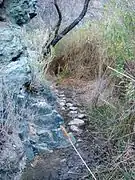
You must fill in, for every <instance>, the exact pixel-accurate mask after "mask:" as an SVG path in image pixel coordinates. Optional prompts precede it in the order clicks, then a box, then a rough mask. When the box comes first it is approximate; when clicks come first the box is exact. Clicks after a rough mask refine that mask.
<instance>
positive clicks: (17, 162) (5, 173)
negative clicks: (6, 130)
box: [0, 132, 26, 180]
mask: <svg viewBox="0 0 135 180" xmlns="http://www.w3.org/2000/svg"><path fill="white" fill-rule="evenodd" d="M0 138H1V137H0ZM0 142H1V139H0ZM3 146H4V147H1V148H0V179H1V180H11V179H14V180H19V179H20V178H21V173H22V170H23V169H24V167H25V164H26V157H25V155H24V151H23V146H22V142H21V140H20V138H19V137H18V134H17V133H14V132H13V134H11V135H10V136H9V137H6V140H5V143H4V144H3Z"/></svg>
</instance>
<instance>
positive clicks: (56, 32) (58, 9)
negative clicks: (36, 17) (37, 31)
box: [54, 0, 62, 37]
mask: <svg viewBox="0 0 135 180" xmlns="http://www.w3.org/2000/svg"><path fill="white" fill-rule="evenodd" d="M54 5H55V8H56V10H57V13H58V16H59V19H58V22H57V24H56V27H55V35H54V37H56V36H57V35H58V32H59V29H60V26H61V22H62V14H61V11H60V8H59V6H58V4H57V0H54Z"/></svg>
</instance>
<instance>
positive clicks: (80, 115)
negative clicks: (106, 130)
mask: <svg viewBox="0 0 135 180" xmlns="http://www.w3.org/2000/svg"><path fill="white" fill-rule="evenodd" d="M85 117H86V114H78V118H80V119H83V118H85Z"/></svg>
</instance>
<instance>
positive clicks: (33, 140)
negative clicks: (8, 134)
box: [0, 0, 69, 180]
mask: <svg viewBox="0 0 135 180" xmlns="http://www.w3.org/2000/svg"><path fill="white" fill-rule="evenodd" d="M0 2H1V3H2V1H0ZM35 10H36V1H35V0H20V1H19V0H4V6H0V15H1V12H2V15H4V16H5V17H6V20H7V22H1V21H0V94H1V96H0V122H1V119H2V120H3V122H6V123H9V125H11V127H12V129H13V130H12V131H13V132H15V135H14V136H12V138H11V140H10V143H9V144H6V146H3V149H2V152H0V155H1V154H2V156H0V179H1V180H9V179H14V180H19V179H20V175H21V168H22V169H23V168H24V163H25V161H26V159H25V157H27V160H30V161H31V160H33V158H34V157H35V155H37V154H38V153H39V154H40V153H42V152H44V151H45V152H46V151H50V150H53V149H54V148H59V147H67V146H69V143H68V142H67V139H66V138H65V137H64V135H63V132H62V131H61V129H60V125H61V124H63V122H64V121H63V118H62V117H61V116H60V115H59V114H58V112H57V111H56V110H55V109H54V105H55V99H56V98H55V97H54V96H53V94H52V93H51V91H50V88H49V87H48V86H47V85H46V84H40V83H39V84H38V85H36V84H34V83H33V81H32V80H33V74H32V71H31V68H30V66H29V63H30V62H32V60H31V58H33V59H37V57H36V53H34V55H33V56H30V55H29V53H28V48H29V47H26V45H25V43H24V40H23V38H24V37H23V34H22V31H21V25H23V24H25V23H27V22H29V20H30V19H31V18H33V17H34V16H35V15H36V11H35ZM18 25H19V26H18ZM61 98H64V96H63V95H62V96H61ZM1 117H2V118H1ZM12 142H13V143H12ZM20 167H21V168H20Z"/></svg>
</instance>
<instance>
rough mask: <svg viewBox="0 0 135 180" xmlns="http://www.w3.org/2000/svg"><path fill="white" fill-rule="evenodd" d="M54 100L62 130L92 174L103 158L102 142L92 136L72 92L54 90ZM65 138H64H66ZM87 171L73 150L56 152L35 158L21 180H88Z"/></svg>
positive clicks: (64, 89) (81, 108)
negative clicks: (63, 123)
mask: <svg viewBox="0 0 135 180" xmlns="http://www.w3.org/2000/svg"><path fill="white" fill-rule="evenodd" d="M53 91H54V92H55V93H56V96H57V110H58V111H59V113H60V114H61V115H62V116H63V117H64V120H65V128H66V130H67V131H68V132H72V134H73V136H74V137H75V140H76V143H75V146H76V148H77V150H78V151H79V153H80V154H81V156H82V157H83V159H84V160H85V162H86V163H87V165H88V166H89V168H90V169H91V170H92V171H93V170H95V169H96V167H97V166H99V165H100V164H102V163H103V162H102V161H103V160H102V157H100V156H104V154H102V155H101V154H99V152H100V149H102V148H103V147H102V139H98V138H96V137H94V136H93V135H92V133H91V132H90V129H89V118H88V116H87V112H86V111H85V108H84V107H83V105H82V104H81V103H80V102H79V101H78V94H77V93H76V91H74V90H73V89H72V88H67V87H65V88H64V87H62V88H61V87H59V86H58V87H57V86H55V87H54V88H53ZM65 138H66V137H65ZM89 179H92V177H91V175H90V174H89V172H88V170H87V169H86V167H85V166H84V164H83V163H82V161H81V160H80V158H79V157H78V155H77V153H76V152H75V151H74V149H73V147H72V146H70V147H68V148H63V149H57V150H54V151H53V152H52V153H47V154H45V155H43V156H40V157H38V158H37V159H36V160H35V162H34V163H33V166H32V167H31V166H30V167H29V168H28V169H27V171H26V173H24V178H23V180H89ZM97 179H98V178H97Z"/></svg>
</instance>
